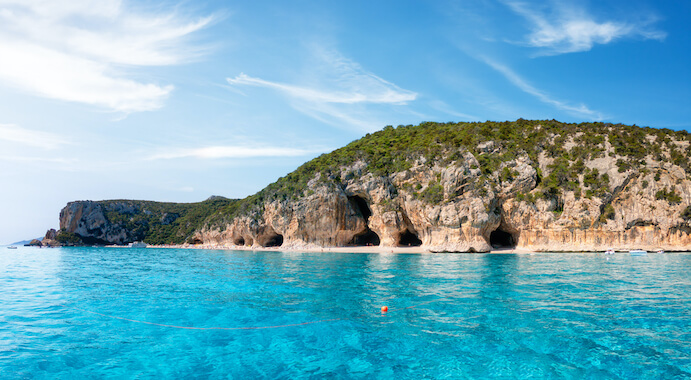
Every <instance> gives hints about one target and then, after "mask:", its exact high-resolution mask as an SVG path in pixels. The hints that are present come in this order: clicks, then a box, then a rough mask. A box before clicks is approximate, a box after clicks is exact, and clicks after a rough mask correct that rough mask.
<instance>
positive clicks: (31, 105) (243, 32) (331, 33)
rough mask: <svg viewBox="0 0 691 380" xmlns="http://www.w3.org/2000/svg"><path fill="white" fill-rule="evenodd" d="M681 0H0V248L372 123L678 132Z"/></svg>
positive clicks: (206, 191) (347, 136) (180, 197)
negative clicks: (85, 211)
mask: <svg viewBox="0 0 691 380" xmlns="http://www.w3.org/2000/svg"><path fill="white" fill-rule="evenodd" d="M690 17H691V2H689V1H688V0H669V1H664V2H660V1H651V0H626V1H610V0H602V1H549V0H548V1H512V0H459V1H447V0H438V1H407V0H403V1H401V0H397V1H388V0H381V1H371V0H367V1H360V0H349V1H339V2H336V1H301V0H295V1H280V0H276V1H265V0H258V1H204V0H197V1H136V2H135V1H124V0H123V1H117V0H93V1H91V0H66V1H58V0H0V178H1V180H0V181H1V182H0V183H1V184H2V185H1V186H0V215H1V216H0V244H9V243H12V242H15V241H19V240H24V239H31V238H36V237H41V236H43V235H44V234H45V231H46V230H47V229H48V228H58V227H59V212H60V209H61V208H62V207H64V206H65V204H66V203H67V202H70V201H74V200H103V199H141V200H156V201H166V202H198V201H202V200H204V199H206V198H208V197H209V196H212V195H221V196H225V197H229V198H242V197H245V196H248V195H251V194H253V193H255V192H257V191H259V190H260V189H262V188H263V187H264V186H266V185H268V184H269V183H271V182H274V181H275V180H276V179H278V178H279V177H281V176H283V175H285V174H287V173H289V172H291V171H292V170H294V169H295V168H297V167H298V166H299V165H300V164H302V163H304V162H306V161H308V160H310V159H312V158H314V157H316V156H318V155H320V154H322V153H327V152H330V151H332V150H334V149H337V148H339V147H341V146H343V145H346V144H347V143H349V142H351V141H353V140H356V139H359V138H360V137H362V136H364V135H365V134H367V133H371V132H374V131H377V130H380V129H382V128H383V127H384V126H386V125H393V126H397V125H408V124H418V123H420V122H423V121H437V122H448V121H456V122H458V121H486V120H493V121H503V120H515V119H518V118H524V119H557V120H559V121H564V122H585V121H604V122H613V123H625V124H635V125H639V126H650V127H655V128H669V129H674V130H681V129H684V130H690V128H691V69H690V68H691V22H690V21H691V20H689V18H690Z"/></svg>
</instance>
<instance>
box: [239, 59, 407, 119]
mask: <svg viewBox="0 0 691 380" xmlns="http://www.w3.org/2000/svg"><path fill="white" fill-rule="evenodd" d="M311 53H312V56H313V59H312V60H310V62H311V63H312V66H310V67H309V68H308V70H307V72H308V74H307V75H306V77H305V78H303V80H302V82H303V83H302V84H289V83H283V82H278V81H269V80H265V79H261V78H255V77H251V76H248V75H246V74H240V75H238V76H236V77H235V78H227V79H226V80H227V81H228V83H229V84H230V85H231V86H255V87H263V88H269V89H272V90H276V91H278V92H280V93H282V94H284V95H287V96H288V97H289V99H290V102H291V106H292V107H293V108H295V109H297V110H298V111H300V112H302V113H304V114H306V115H308V116H310V117H313V118H315V119H317V120H320V121H322V122H326V123H329V124H332V125H335V126H339V124H346V125H350V126H355V127H357V128H358V129H362V130H369V129H372V128H374V127H376V128H380V127H381V125H375V123H378V121H375V118H374V117H373V116H372V115H373V114H375V113H376V111H373V110H372V109H371V107H374V106H380V107H381V106H398V105H405V104H407V103H408V102H411V101H414V100H415V99H417V93H415V92H413V91H408V90H405V89H402V88H400V87H398V86H396V85H395V84H393V83H391V82H388V81H386V80H384V79H382V78H380V77H378V76H377V75H375V74H373V73H371V72H368V71H367V70H365V69H363V68H362V67H361V66H360V65H359V64H357V63H356V62H353V61H352V60H349V59H347V58H345V57H343V56H342V55H341V54H340V53H338V52H335V51H333V50H325V49H321V48H316V49H313V50H312V51H311ZM341 126H343V125H341Z"/></svg>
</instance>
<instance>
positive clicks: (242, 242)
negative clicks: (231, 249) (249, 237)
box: [233, 236, 245, 245]
mask: <svg viewBox="0 0 691 380" xmlns="http://www.w3.org/2000/svg"><path fill="white" fill-rule="evenodd" d="M233 244H235V245H245V238H243V237H242V236H240V237H239V238H237V239H235V241H233Z"/></svg>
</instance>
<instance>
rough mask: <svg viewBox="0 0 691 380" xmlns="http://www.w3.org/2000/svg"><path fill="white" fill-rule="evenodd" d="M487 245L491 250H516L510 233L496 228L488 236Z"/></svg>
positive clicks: (514, 240)
mask: <svg viewBox="0 0 691 380" xmlns="http://www.w3.org/2000/svg"><path fill="white" fill-rule="evenodd" d="M489 244H490V245H491V246H492V247H493V248H516V239H515V238H514V237H513V235H512V234H511V233H509V232H506V231H504V230H502V229H501V228H497V229H496V230H494V231H492V232H491V233H490V234H489Z"/></svg>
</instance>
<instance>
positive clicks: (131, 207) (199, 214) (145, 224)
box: [100, 197, 237, 244]
mask: <svg viewBox="0 0 691 380" xmlns="http://www.w3.org/2000/svg"><path fill="white" fill-rule="evenodd" d="M100 203H101V204H102V205H103V207H104V209H105V216H106V219H107V220H108V221H109V222H110V223H111V224H113V225H119V226H121V227H123V228H125V229H126V230H127V231H128V232H129V233H130V234H131V235H132V236H133V240H141V241H144V242H146V243H148V244H182V243H185V242H186V241H187V239H188V238H189V237H190V236H191V235H192V234H193V233H194V231H196V230H200V229H201V228H202V227H203V224H204V221H205V220H206V219H207V218H208V217H209V216H211V215H212V214H213V213H215V212H218V210H220V209H223V208H224V207H228V206H230V205H232V204H235V203H237V200H232V199H227V198H223V197H211V198H209V199H207V200H205V201H203V202H198V203H164V202H150V201H133V200H109V201H102V202H100Z"/></svg>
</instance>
